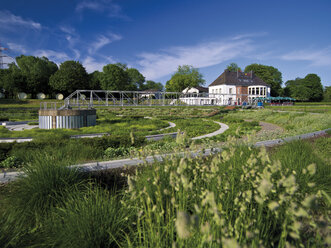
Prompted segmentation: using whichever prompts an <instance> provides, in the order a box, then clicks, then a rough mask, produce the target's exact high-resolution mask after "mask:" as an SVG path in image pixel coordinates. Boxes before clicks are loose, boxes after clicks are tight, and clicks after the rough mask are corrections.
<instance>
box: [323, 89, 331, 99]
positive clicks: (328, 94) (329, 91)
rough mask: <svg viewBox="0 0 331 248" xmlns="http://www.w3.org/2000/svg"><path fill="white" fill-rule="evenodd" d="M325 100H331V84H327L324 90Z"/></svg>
mask: <svg viewBox="0 0 331 248" xmlns="http://www.w3.org/2000/svg"><path fill="white" fill-rule="evenodd" d="M323 101H325V102H331V86H326V87H325V89H324V92H323Z"/></svg>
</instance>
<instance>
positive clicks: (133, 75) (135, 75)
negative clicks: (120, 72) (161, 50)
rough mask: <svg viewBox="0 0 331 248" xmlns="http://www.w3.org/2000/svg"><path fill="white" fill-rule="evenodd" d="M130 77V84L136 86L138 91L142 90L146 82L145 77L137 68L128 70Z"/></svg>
mask: <svg viewBox="0 0 331 248" xmlns="http://www.w3.org/2000/svg"><path fill="white" fill-rule="evenodd" d="M126 73H127V74H128V77H129V84H130V85H132V86H133V85H135V88H136V89H141V87H142V86H143V84H144V82H145V77H144V76H143V75H142V74H141V73H140V72H139V71H138V70H137V69H135V68H129V69H127V70H126Z"/></svg>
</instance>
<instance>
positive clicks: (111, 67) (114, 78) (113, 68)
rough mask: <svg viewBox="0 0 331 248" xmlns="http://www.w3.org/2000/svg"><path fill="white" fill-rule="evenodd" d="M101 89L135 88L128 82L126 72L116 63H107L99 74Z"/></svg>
mask: <svg viewBox="0 0 331 248" xmlns="http://www.w3.org/2000/svg"><path fill="white" fill-rule="evenodd" d="M100 82H101V88H102V89H103V90H135V89H136V88H135V85H134V83H131V82H129V76H128V74H127V73H126V72H125V71H124V70H123V69H122V68H121V67H119V66H118V65H115V64H108V65H106V66H104V67H103V72H102V73H101V75H100Z"/></svg>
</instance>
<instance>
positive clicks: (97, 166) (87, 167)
mask: <svg viewBox="0 0 331 248" xmlns="http://www.w3.org/2000/svg"><path fill="white" fill-rule="evenodd" d="M330 130H331V128H328V129H325V130H322V131H316V132H312V133H306V134H300V135H296V136H292V137H287V138H284V139H276V140H266V141H260V142H257V143H255V144H254V146H255V147H261V146H263V145H264V146H268V147H271V146H275V145H279V144H282V143H284V142H289V141H293V140H300V139H308V138H312V137H315V136H318V135H322V134H326V132H327V131H330ZM221 150H222V149H221V148H208V149H204V150H202V151H196V152H190V153H191V156H193V157H195V156H198V155H199V154H202V155H203V156H208V155H210V154H213V153H218V152H220V151H221ZM184 154H185V153H184V152H180V153H176V155H179V156H184ZM173 155H174V153H170V154H162V155H155V156H148V157H146V158H144V159H140V158H132V159H130V158H129V159H120V160H113V161H103V162H93V163H86V164H78V165H72V166H70V167H71V168H78V169H79V170H81V171H84V172H92V171H98V170H108V169H114V168H119V167H123V166H125V165H127V166H133V165H139V164H142V163H144V162H147V163H152V162H153V161H155V160H158V161H162V160H163V159H165V158H167V157H171V156H173ZM22 175H24V174H23V173H22V172H8V173H6V172H5V173H0V183H7V182H10V181H13V180H15V179H16V178H18V177H19V176H22Z"/></svg>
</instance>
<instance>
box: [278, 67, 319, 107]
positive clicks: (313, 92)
mask: <svg viewBox="0 0 331 248" xmlns="http://www.w3.org/2000/svg"><path fill="white" fill-rule="evenodd" d="M285 85H286V87H285V88H284V94H285V95H286V96H290V97H293V98H295V99H297V100H300V101H321V100H322V98H323V86H322V84H321V79H320V77H319V76H317V75H316V74H308V75H307V76H306V77H304V78H296V79H295V80H288V81H287V82H286V83H285Z"/></svg>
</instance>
